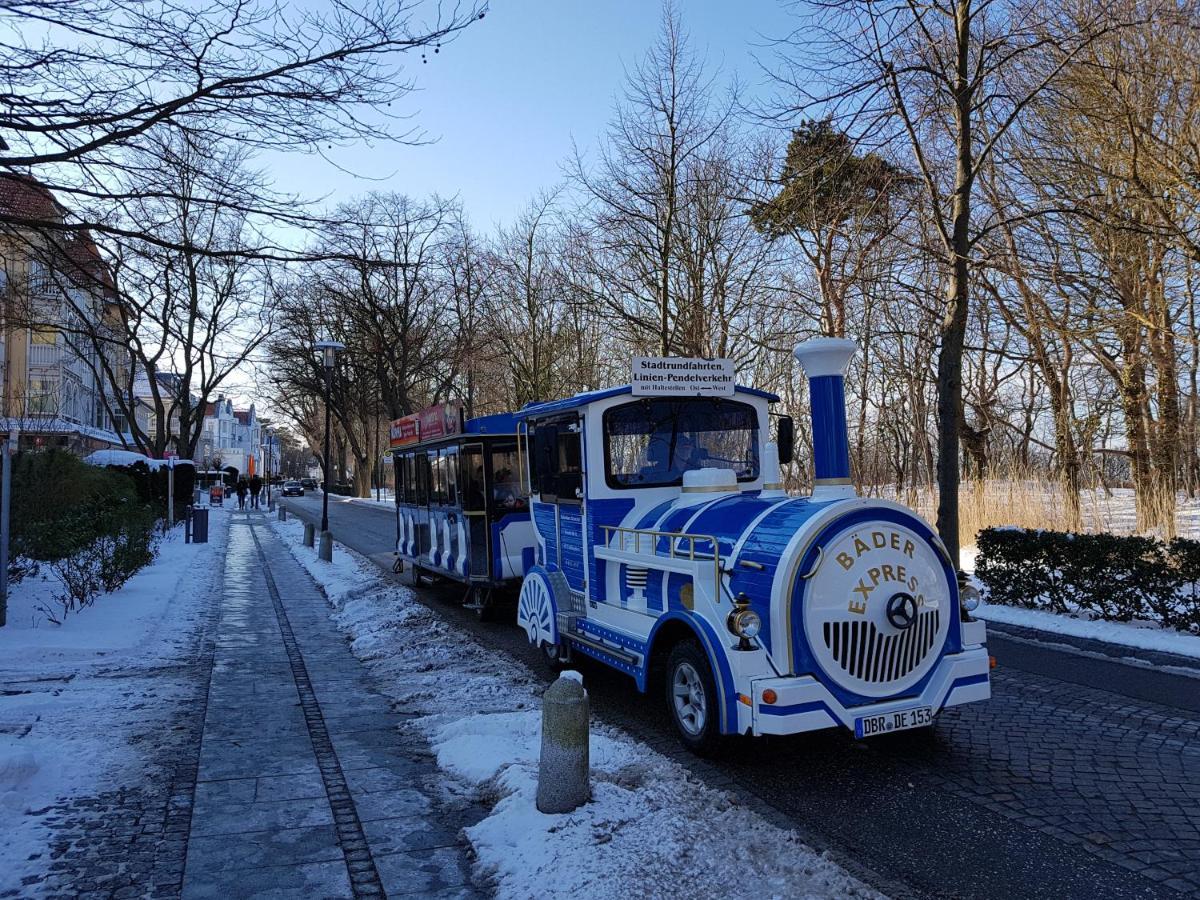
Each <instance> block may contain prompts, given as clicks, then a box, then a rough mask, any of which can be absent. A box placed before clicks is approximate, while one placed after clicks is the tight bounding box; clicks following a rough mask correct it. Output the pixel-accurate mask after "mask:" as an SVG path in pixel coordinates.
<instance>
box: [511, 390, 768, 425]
mask: <svg viewBox="0 0 1200 900" xmlns="http://www.w3.org/2000/svg"><path fill="white" fill-rule="evenodd" d="M735 391H736V392H737V393H739V394H749V395H751V396H752V397H765V398H766V399H767V400H769V401H771V402H772V403H774V402H776V401H777V400H778V399H779V397H778V395H776V394H772V393H771V392H770V391H762V390H759V389H758V388H752V387H743V386H742V385H738V386H737V388H735ZM632 393H633V385H629V384H621V385H617V386H616V387H610V388H602V389H601V390H598V391H584V392H583V393H580V394H576V395H575V396H573V397H564V398H563V399H561V400H547V401H546V402H544V403H527V404H525V406H523V407H522V408H521V409H520V411H518V412H517V413H515V415H516V417H517V418H518V419H529V418H532V417H534V416H545V415H551V414H553V413H557V412H563V411H565V410H568V409H578V408H579V407H581V406H587V405H588V404H589V403H595V402H596V401H597V400H607V399H608V398H609V397H618V396H620V395H621V394H632ZM676 396H685V395H682V394H680V395H676Z"/></svg>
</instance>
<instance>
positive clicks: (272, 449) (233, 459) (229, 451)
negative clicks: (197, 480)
mask: <svg viewBox="0 0 1200 900" xmlns="http://www.w3.org/2000/svg"><path fill="white" fill-rule="evenodd" d="M278 453H279V449H278V444H276V443H274V442H271V441H269V440H268V438H267V434H266V429H265V428H264V427H263V424H262V423H261V422H260V421H259V419H258V413H257V411H256V410H255V408H254V404H253V403H251V404H250V408H249V409H234V407H233V401H232V400H229V399H227V398H226V397H225V396H224V395H223V394H222V395H221V396H220V397H218V398H217V401H216V402H215V403H209V404H208V407H207V409H206V410H205V413H204V430H203V431H202V432H201V434H200V442H199V444H198V445H197V448H196V455H197V461H198V462H200V463H201V464H202V465H204V466H205V467H209V466H212V464H213V462H214V460H218V459H219V460H220V468H222V469H228V468H234V469H236V470H237V473H238V475H240V476H245V477H247V478H249V477H250V476H251V475H255V474H258V475H262V474H263V473H264V472H265V471H266V470H267V468H268V467H269V468H270V469H271V471H273V472H277V471H279V462H278ZM268 456H269V457H270V461H269V464H268V461H267V460H268Z"/></svg>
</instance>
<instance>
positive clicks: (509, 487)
mask: <svg viewBox="0 0 1200 900" xmlns="http://www.w3.org/2000/svg"><path fill="white" fill-rule="evenodd" d="M520 464H521V460H520V459H519V458H518V456H517V450H516V448H515V447H513V448H511V449H497V450H493V451H492V506H493V507H494V508H495V509H496V510H497V511H498V512H500V513H504V512H506V511H508V512H511V511H513V510H520V509H525V508H526V507H527V506H528V505H529V500H528V497H529V494H528V492H527V491H526V490H525V486H524V485H523V484H522V483H521V474H520Z"/></svg>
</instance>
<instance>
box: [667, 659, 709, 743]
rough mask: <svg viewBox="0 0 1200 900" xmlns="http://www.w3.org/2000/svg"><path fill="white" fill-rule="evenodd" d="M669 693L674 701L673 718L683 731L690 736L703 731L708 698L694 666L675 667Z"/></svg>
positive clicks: (682, 664) (684, 664)
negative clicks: (677, 721)
mask: <svg viewBox="0 0 1200 900" xmlns="http://www.w3.org/2000/svg"><path fill="white" fill-rule="evenodd" d="M671 693H672V696H673V698H674V700H675V718H676V719H678V720H679V724H680V725H682V726H683V729H684V731H686V732H687V733H688V734H691V735H698V734H700V733H701V732H702V731H704V723H705V721H706V720H707V718H708V698H707V697H705V696H704V682H703V681H702V680H701V678H700V673H699V672H697V671H696V668H695V666H693V665H692V664H691V663H689V662H682V663H680V664H679V665H678V666H676V667H675V675H674V677H673V678H672V679H671Z"/></svg>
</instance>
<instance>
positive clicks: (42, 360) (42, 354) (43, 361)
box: [29, 342, 62, 366]
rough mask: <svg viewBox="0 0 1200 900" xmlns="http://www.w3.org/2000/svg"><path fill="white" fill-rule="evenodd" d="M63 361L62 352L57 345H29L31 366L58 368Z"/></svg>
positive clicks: (31, 343) (32, 343)
mask: <svg viewBox="0 0 1200 900" xmlns="http://www.w3.org/2000/svg"><path fill="white" fill-rule="evenodd" d="M61 361H62V354H61V351H60V350H59V349H58V346H57V345H55V344H38V343H34V342H30V344H29V365H31V366H57V365H58V364H59V363H60V362H61Z"/></svg>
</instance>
